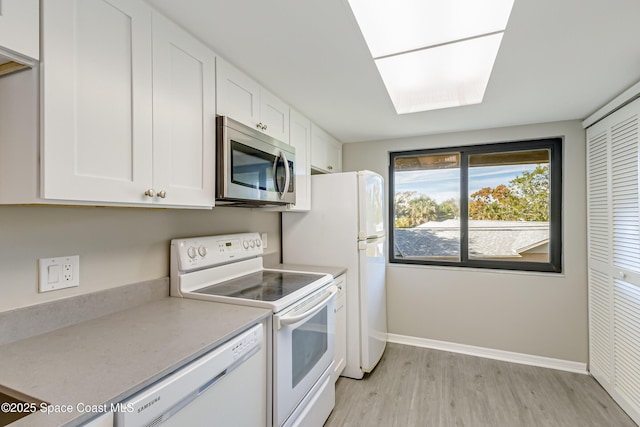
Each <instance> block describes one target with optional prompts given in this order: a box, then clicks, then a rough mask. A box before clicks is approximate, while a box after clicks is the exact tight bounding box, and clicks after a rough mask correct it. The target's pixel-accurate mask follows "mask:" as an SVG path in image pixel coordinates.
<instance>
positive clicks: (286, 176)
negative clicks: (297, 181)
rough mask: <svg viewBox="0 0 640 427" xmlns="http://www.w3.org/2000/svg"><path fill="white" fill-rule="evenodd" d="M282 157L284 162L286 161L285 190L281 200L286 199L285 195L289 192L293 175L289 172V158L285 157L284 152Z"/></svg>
mask: <svg viewBox="0 0 640 427" xmlns="http://www.w3.org/2000/svg"><path fill="white" fill-rule="evenodd" d="M280 154H281V155H282V160H284V176H285V178H284V188H283V189H282V194H280V198H281V199H284V195H285V194H287V191H289V183H290V182H291V173H290V172H289V160H287V156H285V154H284V152H281V153H280Z"/></svg>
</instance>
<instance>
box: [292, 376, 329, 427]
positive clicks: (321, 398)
mask: <svg viewBox="0 0 640 427" xmlns="http://www.w3.org/2000/svg"><path fill="white" fill-rule="evenodd" d="M332 372H333V363H332V364H331V366H329V368H328V369H327V370H326V371H325V373H324V374H323V375H322V376H321V377H320V379H319V380H318V382H317V383H316V384H315V385H314V386H313V389H311V392H310V393H309V394H308V395H307V396H306V397H305V399H304V400H303V401H302V402H300V405H298V407H297V408H296V410H295V411H294V412H293V414H291V416H290V417H289V419H288V420H287V421H286V422H285V423H284V426H283V427H322V426H323V425H324V423H325V421H327V418H329V415H330V414H331V411H333V407H334V406H335V404H336V388H335V383H334V382H333V378H332V374H331V373H332Z"/></svg>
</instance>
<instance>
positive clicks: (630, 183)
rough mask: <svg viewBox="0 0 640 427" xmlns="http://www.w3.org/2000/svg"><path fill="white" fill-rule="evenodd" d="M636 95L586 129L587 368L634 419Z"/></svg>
mask: <svg viewBox="0 0 640 427" xmlns="http://www.w3.org/2000/svg"><path fill="white" fill-rule="evenodd" d="M639 142H640V99H639V100H636V101H635V102H633V103H631V104H629V105H627V106H626V107H623V108H621V109H620V110H618V111H616V112H614V113H612V114H611V115H609V116H608V117H606V118H604V119H603V120H601V121H600V122H598V123H596V124H594V125H593V126H591V127H590V128H588V129H587V201H588V227H589V230H588V236H589V237H588V240H589V252H588V253H589V262H588V268H589V370H590V371H591V374H592V375H593V376H594V377H595V378H596V379H597V380H598V381H599V382H600V383H601V384H602V385H603V386H604V388H605V389H606V390H607V391H608V392H609V393H610V394H611V395H612V396H613V398H614V399H615V400H616V401H617V402H618V403H619V404H620V406H622V407H623V408H624V409H625V410H626V411H627V413H628V414H629V415H630V416H631V417H632V418H633V419H634V420H635V421H636V422H640V375H639V373H640V198H639V196H640V192H639V188H638V179H639V176H640V175H639V170H638V163H639V161H640V156H639V145H640V144H639Z"/></svg>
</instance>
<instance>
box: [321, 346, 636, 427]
mask: <svg viewBox="0 0 640 427" xmlns="http://www.w3.org/2000/svg"><path fill="white" fill-rule="evenodd" d="M337 426H341V427H342V426H366V427H392V426H402V427H404V426H429V427H432V426H433V427H445V426H469V427H483V426H490V427H520V426H536V427H538V426H550V427H559V426H571V427H574V426H575V427H586V426H593V427H625V426H629V427H631V426H634V427H635V426H636V424H635V423H634V422H633V421H632V420H631V418H629V417H628V416H627V415H626V414H625V413H624V412H623V411H622V409H620V407H619V406H618V405H617V404H616V403H615V402H614V401H613V400H612V399H611V397H610V396H609V395H608V394H607V392H606V391H604V389H603V388H602V387H601V386H600V385H599V384H598V383H597V382H596V381H595V380H594V379H593V378H592V377H590V376H588V375H582V374H573V373H569V372H563V371H557V370H553V369H545V368H537V367H532V366H526V365H519V364H515V363H508V362H500V361H496V360H490V359H484V358H480V357H473V356H466V355H461V354H455V353H449V352H444V351H438V350H430V349H424V348H418V347H410V346H405V345H400V344H388V345H387V349H386V351H385V355H384V356H383V358H382V360H381V361H380V364H379V365H378V366H377V367H376V369H375V370H374V372H372V373H371V374H369V375H367V376H365V378H364V379H362V380H352V379H349V378H342V377H341V378H340V379H338V382H337V383H336V406H335V409H334V410H333V412H332V414H331V416H330V417H329V419H328V420H327V422H326V424H325V427H337Z"/></svg>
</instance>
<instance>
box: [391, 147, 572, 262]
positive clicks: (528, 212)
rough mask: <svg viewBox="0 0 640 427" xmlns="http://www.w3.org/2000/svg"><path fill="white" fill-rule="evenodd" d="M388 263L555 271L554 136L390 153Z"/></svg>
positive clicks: (558, 192) (558, 223)
mask: <svg viewBox="0 0 640 427" xmlns="http://www.w3.org/2000/svg"><path fill="white" fill-rule="evenodd" d="M389 189H390V193H391V194H390V196H391V197H390V200H391V201H392V203H390V215H389V217H390V218H392V221H391V227H390V230H389V234H390V240H391V244H390V245H389V248H390V256H389V259H390V261H391V262H393V263H405V264H426V265H449V266H460V267H479V268H497V269H506V270H526V271H548V272H561V271H562V212H561V208H562V138H552V139H542V140H531V141H518V142H508V143H499V144H486V145H475V146H464V147H453V148H440V149H429V150H417V151H400V152H391V153H390V162H389Z"/></svg>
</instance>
